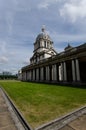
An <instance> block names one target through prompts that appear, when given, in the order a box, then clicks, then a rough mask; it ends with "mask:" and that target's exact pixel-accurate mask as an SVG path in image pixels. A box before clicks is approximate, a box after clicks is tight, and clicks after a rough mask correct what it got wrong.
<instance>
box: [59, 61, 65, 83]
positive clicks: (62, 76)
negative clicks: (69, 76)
mask: <svg viewBox="0 0 86 130" xmlns="http://www.w3.org/2000/svg"><path fill="white" fill-rule="evenodd" d="M63 71H64V69H63V63H61V67H60V73H61V74H60V75H61V76H60V79H61V81H63V80H64V72H63Z"/></svg>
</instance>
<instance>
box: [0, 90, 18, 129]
mask: <svg viewBox="0 0 86 130" xmlns="http://www.w3.org/2000/svg"><path fill="white" fill-rule="evenodd" d="M0 130H18V129H17V127H16V126H15V123H14V121H13V119H12V117H11V114H10V112H9V110H8V106H7V104H6V102H5V99H4V98H3V96H2V93H1V90H0Z"/></svg>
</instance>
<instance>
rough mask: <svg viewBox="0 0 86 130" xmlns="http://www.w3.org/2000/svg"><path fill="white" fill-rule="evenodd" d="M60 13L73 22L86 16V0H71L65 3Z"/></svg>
mask: <svg viewBox="0 0 86 130" xmlns="http://www.w3.org/2000/svg"><path fill="white" fill-rule="evenodd" d="M60 15H61V16H62V17H64V19H66V20H67V21H71V22H73V23H74V22H76V21H77V20H80V19H83V18H86V0H70V1H68V2H66V3H64V5H63V6H62V8H61V9H60Z"/></svg>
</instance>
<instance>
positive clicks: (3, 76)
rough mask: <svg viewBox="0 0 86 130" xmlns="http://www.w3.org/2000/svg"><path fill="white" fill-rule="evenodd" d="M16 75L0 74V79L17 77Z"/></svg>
mask: <svg viewBox="0 0 86 130" xmlns="http://www.w3.org/2000/svg"><path fill="white" fill-rule="evenodd" d="M17 78H18V77H17V75H0V80H3V79H17Z"/></svg>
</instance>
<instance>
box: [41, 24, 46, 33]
mask: <svg viewBox="0 0 86 130" xmlns="http://www.w3.org/2000/svg"><path fill="white" fill-rule="evenodd" d="M45 30H46V29H45V25H42V32H43V33H44V32H45Z"/></svg>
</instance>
